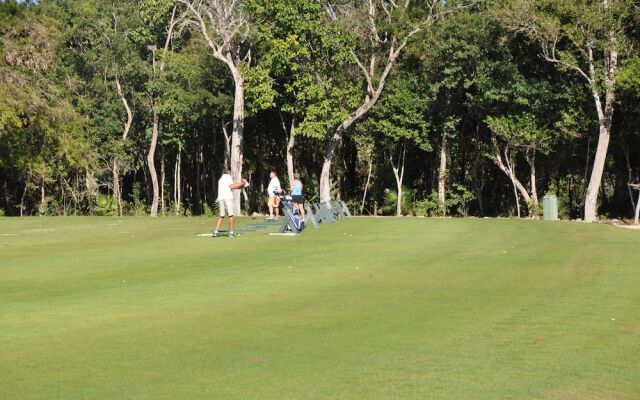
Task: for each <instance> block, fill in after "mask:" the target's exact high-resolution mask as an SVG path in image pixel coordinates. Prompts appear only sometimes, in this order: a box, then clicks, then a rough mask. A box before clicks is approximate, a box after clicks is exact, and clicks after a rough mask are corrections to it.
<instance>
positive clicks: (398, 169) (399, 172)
mask: <svg viewBox="0 0 640 400" xmlns="http://www.w3.org/2000/svg"><path fill="white" fill-rule="evenodd" d="M405 158H406V146H405V145H403V146H402V155H401V156H400V157H398V165H397V166H396V165H395V164H394V163H393V156H392V155H391V154H389V162H390V163H391V168H392V169H393V175H394V176H395V178H396V187H397V190H398V197H397V201H396V216H397V217H400V216H402V181H403V179H404V163H405Z"/></svg>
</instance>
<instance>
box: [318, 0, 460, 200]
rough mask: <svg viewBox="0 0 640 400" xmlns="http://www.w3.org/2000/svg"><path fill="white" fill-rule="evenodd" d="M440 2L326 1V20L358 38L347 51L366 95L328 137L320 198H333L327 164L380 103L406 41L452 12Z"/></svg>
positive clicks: (407, 0)
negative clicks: (423, 3)
mask: <svg viewBox="0 0 640 400" xmlns="http://www.w3.org/2000/svg"><path fill="white" fill-rule="evenodd" d="M451 10H452V8H451V6H449V5H448V4H447V2H443V1H441V0H431V1H429V2H427V4H426V6H425V5H422V4H418V3H414V2H411V1H410V0H405V1H397V2H387V1H377V0H369V1H368V2H347V4H337V3H332V2H327V3H326V11H327V15H328V16H329V18H330V20H332V21H333V22H335V23H339V24H343V25H345V26H348V27H349V28H350V30H351V31H352V32H355V37H356V40H355V42H354V46H353V47H352V48H351V50H350V53H351V56H352V59H353V62H354V63H355V64H356V65H357V67H358V70H359V71H360V73H361V78H362V79H364V85H363V87H364V88H365V89H364V93H363V96H362V99H361V101H360V103H359V105H358V106H357V108H355V109H354V110H351V111H349V112H348V115H347V116H346V118H344V119H343V120H342V121H341V122H340V123H339V124H338V126H337V127H335V128H334V130H333V133H332V134H331V135H330V137H329V138H328V142H327V146H326V149H325V152H324V159H323V163H322V172H321V174H320V198H321V200H322V201H324V202H327V201H330V200H331V164H332V161H333V157H334V156H335V153H336V149H337V147H338V145H339V144H340V142H341V141H342V137H343V135H344V134H345V133H346V132H347V131H348V130H349V128H350V127H351V126H352V125H353V124H354V123H355V122H356V121H358V120H359V119H360V118H362V117H363V116H364V115H365V114H366V113H367V112H368V111H369V110H370V109H371V108H372V107H373V106H374V105H375V104H376V102H377V101H378V99H379V98H380V95H381V94H382V91H383V89H384V86H385V84H386V82H387V79H388V78H389V75H390V73H391V72H392V70H393V69H394V67H395V65H396V63H397V61H398V58H399V57H400V56H401V55H402V54H403V51H404V50H405V48H406V46H407V44H408V43H409V41H410V40H411V39H412V38H414V37H415V36H416V35H417V34H419V33H420V32H423V31H425V30H428V29H430V28H431V27H432V26H433V24H434V23H435V22H436V21H437V20H438V19H441V18H442V17H444V16H446V15H447V14H448V13H449V12H451Z"/></svg>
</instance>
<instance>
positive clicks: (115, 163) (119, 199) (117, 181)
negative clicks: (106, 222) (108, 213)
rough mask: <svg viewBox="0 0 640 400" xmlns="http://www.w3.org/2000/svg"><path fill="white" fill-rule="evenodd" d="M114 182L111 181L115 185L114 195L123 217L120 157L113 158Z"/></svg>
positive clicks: (119, 214)
mask: <svg viewBox="0 0 640 400" xmlns="http://www.w3.org/2000/svg"><path fill="white" fill-rule="evenodd" d="M112 174H113V182H112V183H111V184H112V186H113V197H114V198H115V199H116V204H117V206H118V216H119V217H122V193H121V190H120V165H119V164H118V158H117V157H116V158H115V159H114V160H113V170H112Z"/></svg>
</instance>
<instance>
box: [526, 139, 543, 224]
mask: <svg viewBox="0 0 640 400" xmlns="http://www.w3.org/2000/svg"><path fill="white" fill-rule="evenodd" d="M525 158H526V160H527V164H529V171H530V180H531V200H530V201H531V204H529V205H528V207H529V216H530V217H531V218H538V215H539V211H540V203H539V201H538V188H537V185H536V179H537V178H536V152H535V150H529V151H528V153H527V154H526V156H525Z"/></svg>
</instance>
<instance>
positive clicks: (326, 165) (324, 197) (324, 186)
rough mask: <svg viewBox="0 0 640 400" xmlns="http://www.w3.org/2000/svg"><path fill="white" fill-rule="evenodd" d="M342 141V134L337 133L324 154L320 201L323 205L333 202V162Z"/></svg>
mask: <svg viewBox="0 0 640 400" xmlns="http://www.w3.org/2000/svg"><path fill="white" fill-rule="evenodd" d="M341 140H342V133H341V132H336V133H335V134H334V135H333V136H332V137H331V140H330V141H329V144H328V145H327V149H326V150H325V153H324V160H323V162H322V171H321V172H320V201H321V202H323V203H328V202H330V201H331V162H332V160H333V156H334V155H335V153H336V149H337V148H338V144H340V141H341Z"/></svg>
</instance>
